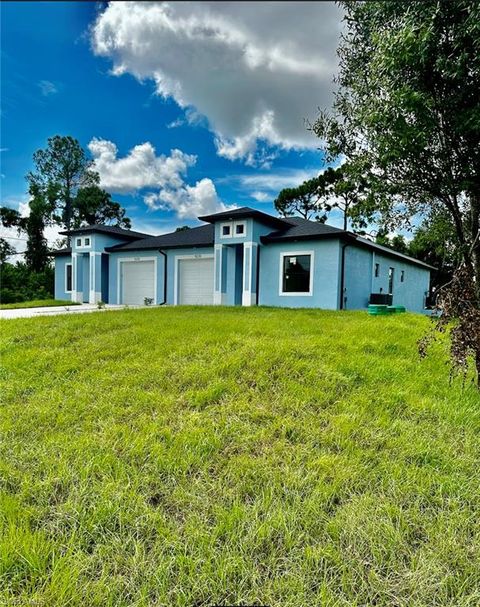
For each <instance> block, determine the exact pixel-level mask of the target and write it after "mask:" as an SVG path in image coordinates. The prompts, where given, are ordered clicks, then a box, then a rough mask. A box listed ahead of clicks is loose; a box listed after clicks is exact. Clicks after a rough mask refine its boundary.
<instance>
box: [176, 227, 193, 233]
mask: <svg viewBox="0 0 480 607" xmlns="http://www.w3.org/2000/svg"><path fill="white" fill-rule="evenodd" d="M187 230H190V226H180V227H178V228H177V229H176V230H175V232H186V231H187Z"/></svg>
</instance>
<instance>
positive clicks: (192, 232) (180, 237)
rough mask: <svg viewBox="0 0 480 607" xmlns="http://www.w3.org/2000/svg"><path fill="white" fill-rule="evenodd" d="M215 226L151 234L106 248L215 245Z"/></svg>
mask: <svg viewBox="0 0 480 607" xmlns="http://www.w3.org/2000/svg"><path fill="white" fill-rule="evenodd" d="M213 239H214V227H213V225H207V226H200V227H198V228H190V229H189V230H181V231H180V232H170V234H161V235H160V236H150V238H144V239H143V240H137V241H136V242H129V243H127V244H119V245H115V246H113V247H108V248H107V249H106V250H107V251H110V252H115V251H140V250H145V249H174V248H179V247H209V246H210V247H213Z"/></svg>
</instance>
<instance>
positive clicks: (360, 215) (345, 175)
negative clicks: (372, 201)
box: [322, 163, 371, 230]
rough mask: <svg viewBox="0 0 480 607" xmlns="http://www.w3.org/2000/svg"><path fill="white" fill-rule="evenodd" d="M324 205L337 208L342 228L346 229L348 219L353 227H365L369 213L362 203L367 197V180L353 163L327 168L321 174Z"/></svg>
mask: <svg viewBox="0 0 480 607" xmlns="http://www.w3.org/2000/svg"><path fill="white" fill-rule="evenodd" d="M322 177H323V180H324V184H325V185H324V193H323V196H324V207H325V208H326V209H328V211H330V210H331V209H334V208H337V209H339V210H340V211H341V213H342V217H343V229H344V230H347V229H348V221H349V219H350V220H351V221H352V224H353V226H355V227H363V228H364V227H366V226H367V220H368V219H370V218H371V217H370V216H371V213H370V212H369V211H368V210H367V206H366V205H365V204H364V203H365V202H367V198H368V186H367V180H366V179H365V177H364V176H363V174H362V173H361V172H359V170H358V169H357V167H356V166H355V165H354V164H353V163H346V164H344V165H342V166H339V167H337V168H336V169H333V168H328V169H327V170H326V171H325V173H324V174H323V176H322Z"/></svg>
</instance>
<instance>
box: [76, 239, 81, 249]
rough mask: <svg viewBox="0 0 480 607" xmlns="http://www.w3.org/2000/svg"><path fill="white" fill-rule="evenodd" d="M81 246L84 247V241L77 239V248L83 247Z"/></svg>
mask: <svg viewBox="0 0 480 607" xmlns="http://www.w3.org/2000/svg"><path fill="white" fill-rule="evenodd" d="M81 246H82V239H81V238H77V247H81Z"/></svg>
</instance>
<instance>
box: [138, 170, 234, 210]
mask: <svg viewBox="0 0 480 607" xmlns="http://www.w3.org/2000/svg"><path fill="white" fill-rule="evenodd" d="M145 202H146V204H147V205H148V207H149V208H150V209H152V210H156V209H163V210H173V211H175V212H176V214H177V216H178V217H179V218H180V219H196V218H197V217H200V216H201V215H209V214H211V213H219V212H220V211H226V210H227V209H228V208H232V207H230V206H226V205H224V204H223V202H222V201H221V200H220V199H219V197H218V194H217V191H216V189H215V185H214V183H213V181H212V180H211V179H207V178H204V179H201V180H200V181H197V183H196V184H195V185H194V186H190V185H184V186H183V187H181V188H177V189H164V190H161V191H160V192H158V193H156V194H154V193H150V194H147V195H146V196H145Z"/></svg>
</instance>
